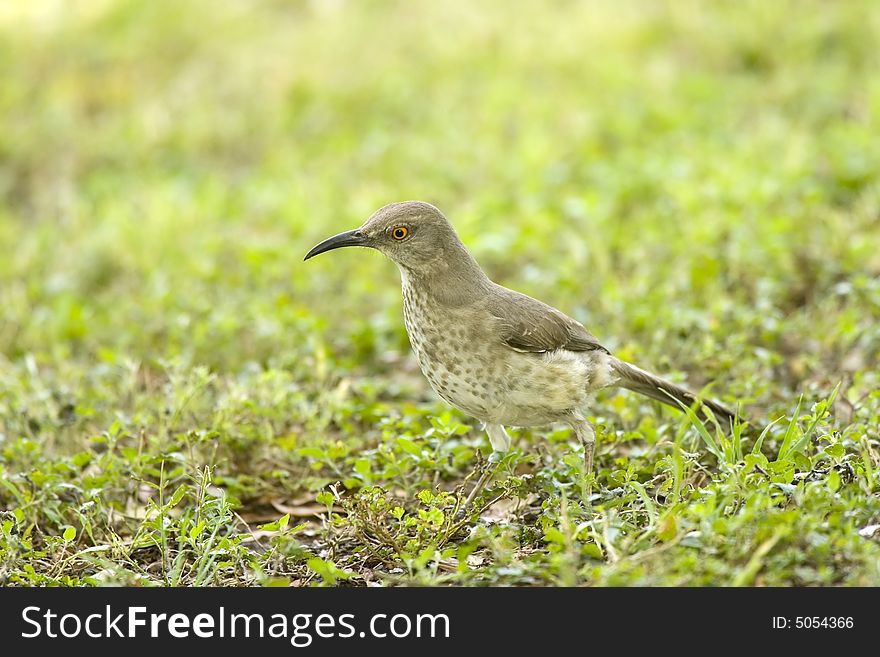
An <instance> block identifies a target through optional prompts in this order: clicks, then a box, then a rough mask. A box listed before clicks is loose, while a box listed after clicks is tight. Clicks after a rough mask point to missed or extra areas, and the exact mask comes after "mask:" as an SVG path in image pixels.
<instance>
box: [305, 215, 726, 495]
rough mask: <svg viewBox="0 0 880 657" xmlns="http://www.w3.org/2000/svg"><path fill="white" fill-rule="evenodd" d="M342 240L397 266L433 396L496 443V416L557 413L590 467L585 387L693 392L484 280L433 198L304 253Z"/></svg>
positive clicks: (547, 417) (502, 441)
mask: <svg viewBox="0 0 880 657" xmlns="http://www.w3.org/2000/svg"><path fill="white" fill-rule="evenodd" d="M343 246H368V247H371V248H374V249H377V250H379V251H381V252H382V253H384V254H385V255H386V256H388V257H389V258H390V259H391V260H393V261H394V263H395V264H396V265H397V267H398V268H399V269H400V275H401V279H402V283H403V316H404V321H405V323H406V330H407V333H408V334H409V340H410V344H411V345H412V348H413V351H415V353H416V357H417V358H418V360H419V365H420V366H421V368H422V372H423V373H424V374H425V376H426V377H428V381H430V382H431V387H432V388H434V390H435V391H436V392H437V394H438V395H440V397H442V398H443V399H444V400H445V401H447V402H448V403H450V404H452V405H453V406H455V407H456V408H458V409H460V410H462V411H463V412H465V413H467V414H468V415H471V416H473V417H475V418H476V419H478V420H480V421H482V422H483V424H484V425H485V427H486V433H488V434H489V441H490V442H491V443H492V449H493V450H495V451H496V452H503V451H507V450H508V449H509V448H510V437H509V436H508V435H507V432H506V431H505V430H504V426H505V425H508V426H526V427H531V426H540V425H546V424H550V423H552V422H559V421H565V422H568V423H569V424H570V425H571V426H572V428H573V429H574V431H575V434H576V435H577V437H578V439H580V441H581V443H582V444H583V446H584V462H585V466H586V472H587V473H590V472H591V471H592V468H593V449H594V447H595V442H596V437H595V431H594V429H593V426H592V425H591V424H590V422H589V421H588V420H587V419H586V418H585V417H584V415H583V413H582V412H581V408H582V407H583V406H584V405H585V404H586V402H587V401H588V399H589V396H590V393H592V392H593V391H595V390H598V389H599V388H605V387H608V386H620V387H622V388H627V389H628V390H633V391H635V392H638V393H640V394H642V395H646V396H648V397H651V398H652V399H656V400H658V401H661V402H663V403H665V404H669V405H670V406H673V407H676V408H680V405H682V404H683V405H685V406H691V405H692V404H694V403H696V402H697V397H696V395H694V393H692V392H690V391H689V390H686V389H685V388H682V387H681V386H678V385H676V384H674V383H670V382H669V381H665V380H663V379H661V378H659V377H657V376H654V375H653V374H650V373H648V372H646V371H644V370H642V369H639V368H638V367H636V366H635V365H632V364H630V363H627V362H624V361H622V360H619V359H617V358H615V357H614V356H612V355H611V354H610V352H609V351H608V350H607V349H606V348H605V347H603V346H602V345H601V344H599V341H598V340H597V339H596V338H595V337H594V336H593V335H592V334H591V333H590V332H589V331H587V329H585V328H584V327H583V326H582V325H581V324H580V323H579V322H576V321H575V320H573V319H571V318H570V317H568V316H566V315H564V314H563V313H561V312H559V311H558V310H556V309H555V308H552V307H550V306H548V305H547V304H545V303H542V302H541V301H538V300H537V299H533V298H531V297H528V296H526V295H524V294H520V293H519V292H514V291H513V290H508V289H507V288H504V287H502V286H500V285H497V284H496V283H493V282H492V281H490V280H489V277H488V276H486V274H484V273H483V270H482V269H480V266H479V265H478V264H477V261H476V260H474V258H473V256H472V255H471V254H470V253H469V252H468V250H467V249H466V248H465V246H464V244H462V242H461V240H460V239H459V238H458V235H457V234H456V232H455V230H454V229H453V228H452V225H451V224H450V223H449V221H448V220H447V219H446V217H444V216H443V213H441V212H440V210H438V209H437V208H435V207H434V206H433V205H430V204H428V203H422V202H420V201H406V202H403V203H392V204H390V205H386V206H385V207H384V208H381V209H380V210H378V211H376V212H375V213H374V214H373V216H371V217H370V218H369V219H368V220H367V221H366V223H365V224H364V225H363V226H361V227H360V228H358V229H356V230H350V231H348V232H345V233H341V234H339V235H336V236H334V237H331V238H329V239H327V240H324V241H323V242H321V243H320V244H318V245H317V246H316V247H315V248H313V249H312V250H311V251H309V252H308V253H307V254H306V256H305V258H304V259H305V260H308V259H309V258H311V257H313V256H316V255H318V254H319V253H324V252H325V251H330V250H331V249H338V248H340V247H343ZM701 403H702V405H703V406H707V407H708V408H710V409H711V410H712V412H713V413H714V414H715V416H716V417H717V419H718V420H719V421H720V422H721V423H722V425H727V426H729V425H730V423H731V422H732V421H734V419H735V418H736V414H735V413H734V412H733V411H731V410H729V409H728V408H725V407H724V406H722V405H721V404H719V403H717V402H714V401H709V400H701ZM479 485H480V484H478V487H479ZM474 492H476V490H475V491H474ZM472 496H473V495H472Z"/></svg>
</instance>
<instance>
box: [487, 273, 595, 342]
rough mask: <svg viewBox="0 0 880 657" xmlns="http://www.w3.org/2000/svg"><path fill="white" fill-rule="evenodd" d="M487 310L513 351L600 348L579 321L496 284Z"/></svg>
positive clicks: (502, 337)
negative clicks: (496, 321)
mask: <svg viewBox="0 0 880 657" xmlns="http://www.w3.org/2000/svg"><path fill="white" fill-rule="evenodd" d="M496 292H497V293H496V294H494V295H491V297H490V300H489V303H488V310H489V313H490V314H491V315H492V316H493V317H495V318H496V319H497V320H498V327H499V328H500V330H501V339H502V340H503V341H504V342H505V343H506V344H507V346H509V347H510V348H511V349H515V350H517V351H529V352H545V351H555V350H556V349H568V350H569V351H596V350H599V351H604V352H605V353H606V354H607V353H610V352H609V351H608V350H607V349H606V348H605V347H603V346H602V345H601V344H599V341H598V340H597V339H596V337H595V336H594V335H593V334H592V333H590V332H589V331H588V330H587V329H585V328H584V326H583V324H581V323H580V322H577V321H575V320H573V319H572V318H571V317H568V316H567V315H565V314H563V313H561V312H559V311H558V310H556V308H553V307H551V306H548V305H547V304H546V303H543V302H541V301H538V300H537V299H533V298H532V297H529V296H526V295H525V294H520V293H519V292H514V291H513V290H508V289H507V288H503V287H501V286H498V288H497V289H496Z"/></svg>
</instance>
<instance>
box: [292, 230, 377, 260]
mask: <svg viewBox="0 0 880 657" xmlns="http://www.w3.org/2000/svg"><path fill="white" fill-rule="evenodd" d="M343 246H367V241H366V240H365V239H364V236H363V235H361V233H360V231H359V230H348V231H346V232H344V233H339V235H334V236H333V237H329V238H327V239H326V240H324V241H323V242H321V243H320V244H318V245H317V246H315V247H313V248H312V250H311V251H309V252H308V253H306V257H305V258H303V260H308V259H309V258H313V257H315V256H316V255H318V254H320V253H324V252H325V251H332V250H333V249H341V248H342V247H343Z"/></svg>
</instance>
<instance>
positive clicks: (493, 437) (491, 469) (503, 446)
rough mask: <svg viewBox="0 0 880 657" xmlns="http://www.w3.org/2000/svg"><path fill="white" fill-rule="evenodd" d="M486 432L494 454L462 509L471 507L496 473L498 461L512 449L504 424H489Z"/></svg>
mask: <svg viewBox="0 0 880 657" xmlns="http://www.w3.org/2000/svg"><path fill="white" fill-rule="evenodd" d="M486 433H487V434H489V443H490V444H491V445H492V456H490V457H489V465H488V466H487V467H486V469H485V470H483V473H482V474H481V475H480V478H479V479H478V480H477V483H476V484H474V488H473V490H471V492H470V494H469V495H468V496H467V499H466V500H465V501H464V504H463V505H462V507H461V508H462V509H467V508H468V507H470V505H471V502H473V501H474V499H475V498H476V497H477V495H478V494H479V492H480V491H481V490H482V489H483V486H485V485H486V482H487V481H489V479H490V478H491V477H492V475H493V474H495V466H496V464H497V463H498V461H500V460H501V456H503V455H504V453H505V452H507V451H508V450H509V449H510V436H509V435H507V431H505V430H504V427H503V426H502V425H500V424H487V425H486Z"/></svg>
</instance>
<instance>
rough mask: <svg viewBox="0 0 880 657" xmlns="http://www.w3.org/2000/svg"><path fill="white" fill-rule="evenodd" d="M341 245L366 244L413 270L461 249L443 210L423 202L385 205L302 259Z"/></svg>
mask: <svg viewBox="0 0 880 657" xmlns="http://www.w3.org/2000/svg"><path fill="white" fill-rule="evenodd" d="M343 246H368V247H370V248H373V249H376V250H378V251H381V252H382V253H384V254H385V255H386V256H388V257H389V258H390V259H391V260H393V261H394V262H395V263H396V264H397V265H399V266H400V267H403V268H404V269H407V270H410V271H414V272H420V271H426V270H430V269H432V268H434V267H436V266H437V264H438V263H441V262H444V261H448V259H449V258H451V257H454V253H455V252H458V251H459V250H463V249H464V247H463V246H462V244H461V241H460V240H459V239H458V235H456V234H455V230H454V229H453V228H452V225H451V224H450V223H449V221H448V220H447V219H446V217H444V216H443V213H442V212H440V210H438V209H437V208H435V207H434V206H433V205H431V204H430V203H423V202H422V201H403V202H401V203H391V204H390V205H386V206H385V207H383V208H380V209H379V210H376V212H374V213H373V215H372V216H371V217H370V218H369V219H367V221H366V222H365V223H364V224H363V225H362V226H361V227H360V228H356V229H354V230H349V231H346V232H344V233H340V234H339V235H334V236H333V237H331V238H329V239H326V240H324V241H323V242H321V243H320V244H318V245H317V246H315V247H314V248H313V249H312V250H311V251H309V252H308V253H307V254H306V256H305V258H303V259H304V260H308V259H309V258H312V257H314V256H316V255H318V254H320V253H324V252H325V251H331V250H333V249H338V248H341V247H343Z"/></svg>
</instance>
